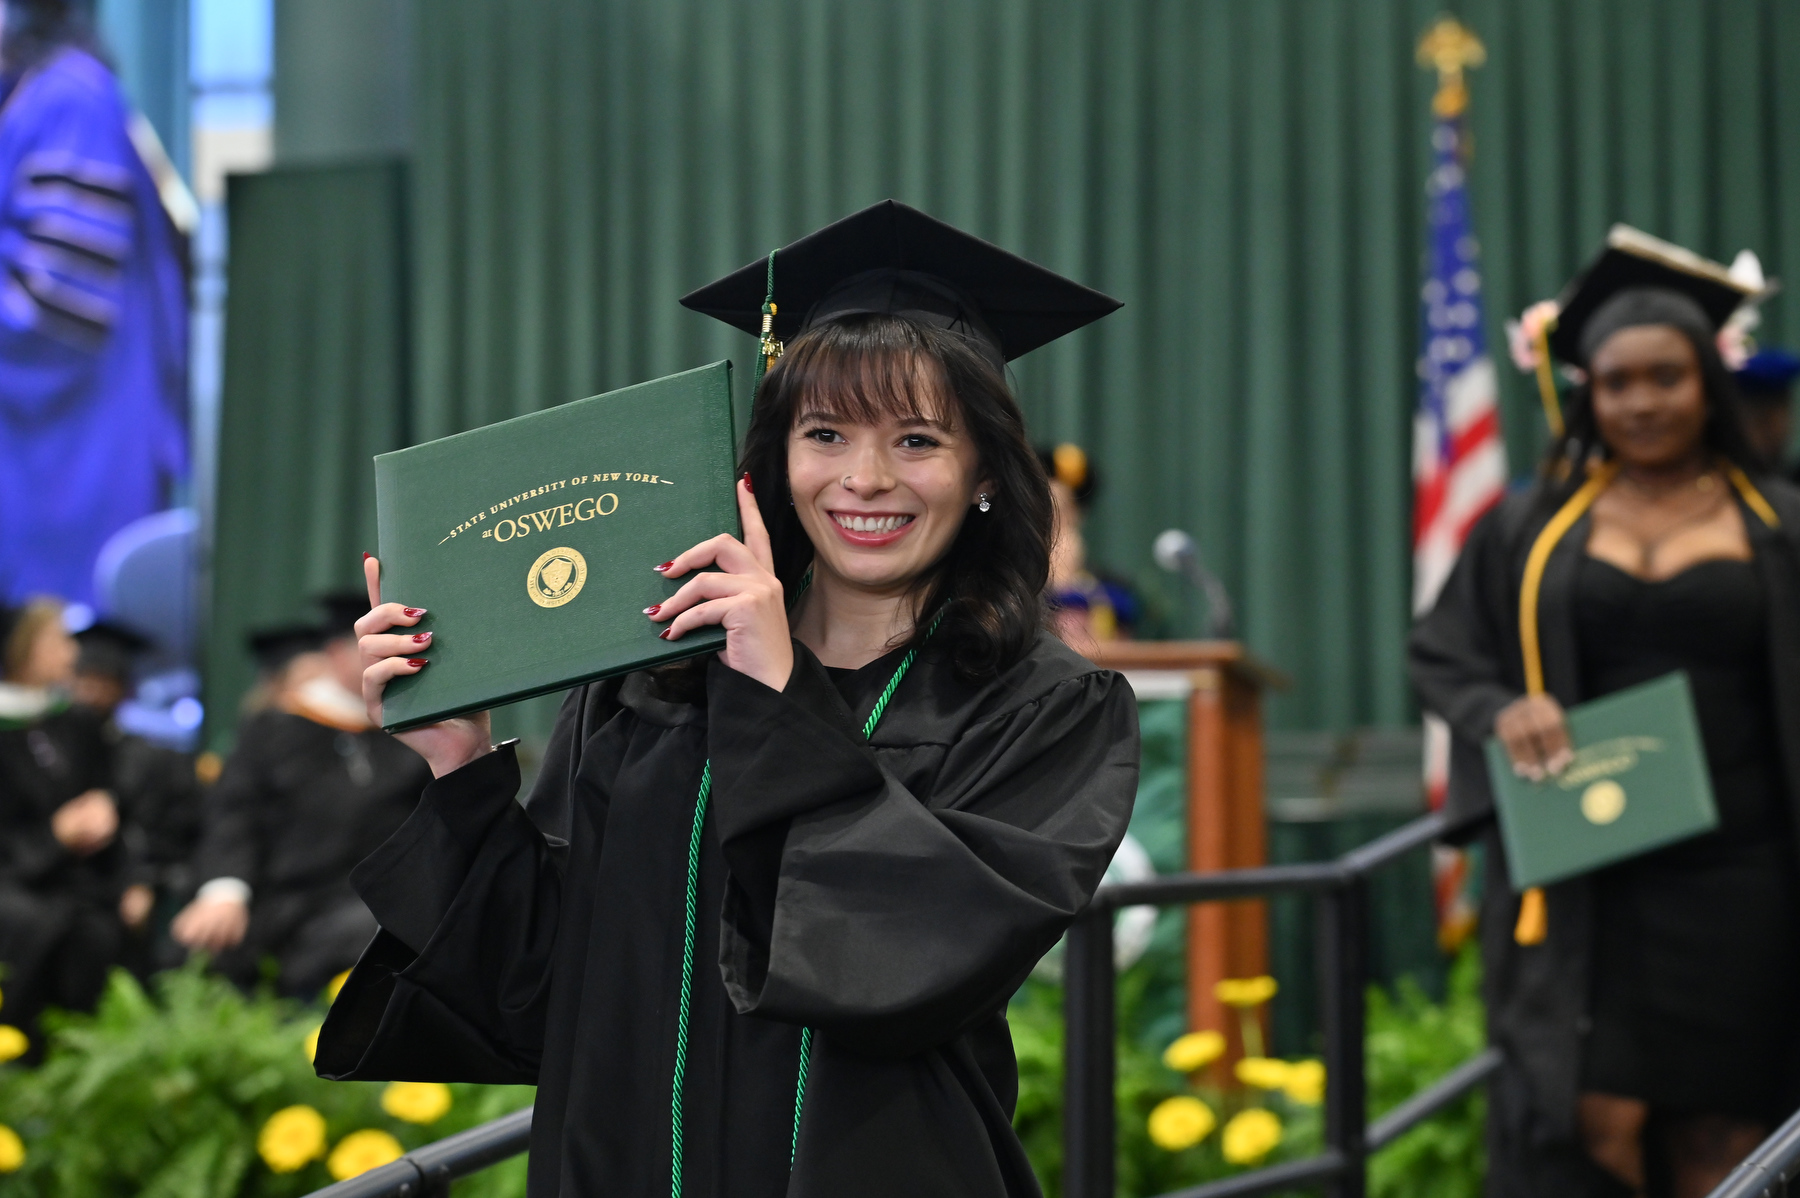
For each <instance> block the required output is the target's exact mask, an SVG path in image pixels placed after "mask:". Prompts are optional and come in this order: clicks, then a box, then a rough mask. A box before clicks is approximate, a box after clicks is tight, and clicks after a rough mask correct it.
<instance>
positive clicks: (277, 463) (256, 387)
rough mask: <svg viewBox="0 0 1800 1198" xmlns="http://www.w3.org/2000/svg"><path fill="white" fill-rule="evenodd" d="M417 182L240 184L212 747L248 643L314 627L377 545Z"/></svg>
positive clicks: (243, 670) (218, 541)
mask: <svg viewBox="0 0 1800 1198" xmlns="http://www.w3.org/2000/svg"><path fill="white" fill-rule="evenodd" d="M405 197H406V192H405V172H404V168H403V167H402V166H401V165H400V164H399V163H391V162H390V163H373V164H366V165H357V166H345V167H333V168H327V169H314V170H292V171H290V170H277V171H271V172H269V173H268V174H263V175H249V176H234V177H233V178H232V179H231V182H230V190H229V195H228V203H229V205H230V214H231V219H230V233H231V264H230V270H229V278H228V280H227V283H228V286H229V288H230V291H229V295H228V299H227V309H226V317H227V324H226V331H225V378H224V383H223V403H222V411H221V415H220V430H219V444H220V453H219V481H218V492H217V499H216V502H215V509H216V512H217V515H216V517H215V521H214V533H213V554H212V559H211V571H212V592H211V593H212V604H211V619H210V624H209V632H208V641H207V670H206V710H207V714H208V719H207V742H208V743H209V744H210V745H211V746H213V747H215V748H223V747H224V746H226V745H228V744H229V742H230V738H231V735H232V732H233V730H234V728H235V725H236V717H237V709H238V703H239V700H240V699H241V697H242V696H243V694H244V692H245V690H246V689H247V688H248V686H249V685H250V682H251V679H252V677H253V676H254V666H253V664H252V662H251V659H250V656H249V654H248V652H247V651H246V650H245V648H244V638H245V634H246V633H247V632H249V631H250V630H251V629H254V628H263V627H268V626H271V625H278V624H282V623H285V622H290V621H300V620H308V619H317V618H318V614H317V612H316V611H313V610H311V609H310V608H309V606H308V600H309V598H310V597H311V596H313V595H315V594H317V593H319V592H321V591H325V590H330V589H332V588H336V587H341V586H346V585H348V586H355V585H359V584H360V582H361V569H360V566H361V561H362V556H361V552H360V551H361V550H363V549H365V548H367V549H373V548H374V547H375V478H374V472H373V470H372V469H371V467H370V465H369V459H370V458H371V457H372V456H373V455H375V454H377V453H382V452H384V451H386V450H390V449H397V448H399V447H400V446H402V445H404V444H406V443H407V420H408V416H407V404H406V395H407V386H408V375H407V364H408V353H407V340H408V324H407V306H406V293H407V284H406V243H405V236H404V227H405V225H404V218H405V212H404V208H405Z"/></svg>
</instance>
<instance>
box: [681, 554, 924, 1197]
mask: <svg viewBox="0 0 1800 1198" xmlns="http://www.w3.org/2000/svg"><path fill="white" fill-rule="evenodd" d="M809 574H810V571H809ZM943 622H944V613H943V612H941V611H940V612H939V613H938V614H937V617H936V618H935V619H933V620H932V621H931V627H930V628H927V629H926V630H925V636H924V638H923V639H924V640H930V639H931V634H932V633H934V632H936V631H937V630H938V625H939V624H942V623H943ZM918 655H919V648H918V646H917V645H914V646H913V647H912V648H911V649H908V650H907V651H906V656H905V657H903V658H901V659H900V665H899V666H898V667H897V668H896V669H895V670H894V676H893V677H892V678H890V679H888V684H887V686H886V687H884V688H883V689H882V692H881V697H880V698H878V699H876V700H875V709H874V710H873V711H871V712H869V719H868V722H867V723H865V724H864V725H863V739H864V740H868V739H869V738H870V737H872V736H874V735H875V725H877V724H879V723H880V722H881V716H882V713H883V712H885V711H887V709H888V704H889V703H891V702H892V701H893V698H894V692H895V691H897V690H899V689H900V681H901V679H903V678H905V677H906V672H907V671H908V670H910V669H912V664H913V660H914V659H915V658H917V657H918ZM711 797H712V759H711V758H710V757H709V758H707V760H706V765H705V767H704V768H702V769H701V771H700V793H699V794H698V795H696V796H695V797H694V829H693V831H692V832H690V833H688V858H687V903H686V907H685V911H684V918H685V923H684V926H683V930H682V943H681V1008H680V1011H679V1012H678V1014H677V1015H676V1022H675V1085H674V1093H673V1095H672V1096H671V1099H670V1111H669V1130H670V1143H671V1145H672V1147H673V1150H674V1151H673V1159H672V1161H671V1164H670V1170H669V1193H670V1195H671V1198H681V1097H682V1090H683V1088H684V1082H685V1080H686V1078H687V1050H688V1011H689V1009H690V1007H691V1005H692V1000H693V994H694V924H695V916H696V914H697V912H698V909H699V903H700V829H701V828H702V827H703V826H705V823H706V801H707V800H708V799H709V798H711ZM811 1064H812V1029H811V1028H810V1027H803V1028H801V1029H800V1069H799V1076H798V1077H797V1078H796V1080H795V1083H794V1140H793V1143H792V1145H790V1146H789V1148H788V1167H789V1168H790V1169H791V1168H793V1165H794V1155H795V1154H796V1153H797V1152H799V1150H800V1112H801V1111H802V1110H804V1109H805V1107H806V1073H807V1067H808V1066H809V1065H811Z"/></svg>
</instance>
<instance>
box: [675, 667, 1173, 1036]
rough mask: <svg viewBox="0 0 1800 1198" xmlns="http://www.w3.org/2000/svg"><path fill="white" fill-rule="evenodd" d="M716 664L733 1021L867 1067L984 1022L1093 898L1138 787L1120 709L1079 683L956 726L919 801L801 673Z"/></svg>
mask: <svg viewBox="0 0 1800 1198" xmlns="http://www.w3.org/2000/svg"><path fill="white" fill-rule="evenodd" d="M795 654H796V659H795V672H794V676H793V677H792V678H791V679H790V681H789V683H788V685H787V687H786V689H785V690H783V691H780V692H776V691H774V690H771V689H770V688H768V687H767V686H764V685H763V684H762V683H760V682H757V681H755V680H754V679H751V678H749V677H748V676H746V675H744V674H740V673H737V672H736V671H734V670H730V669H728V668H726V667H724V666H723V665H721V664H717V663H715V664H714V665H713V666H712V668H711V670H710V672H709V677H708V691H709V693H708V708H709V711H710V712H711V716H710V723H709V732H708V740H709V745H708V747H709V750H710V753H711V757H712V768H713V778H714V788H715V797H714V803H715V812H716V818H717V821H718V830H719V835H720V838H721V842H722V844H723V847H724V853H725V858H726V863H727V868H728V871H729V875H730V880H729V883H728V888H727V893H726V900H725V906H724V912H723V924H722V927H721V930H720V932H721V936H720V939H721V947H720V956H721V960H720V966H721V970H722V972H723V975H724V980H725V985H726V989H727V990H728V992H729V993H730V995H731V998H732V1001H733V1003H734V1005H735V1006H736V1008H737V1009H738V1011H739V1012H741V1013H743V1014H755V1015H760V1016H764V1017H767V1018H771V1019H777V1020H781V1021H785V1022H791V1023H798V1024H803V1025H806V1026H809V1027H817V1028H821V1029H823V1030H825V1031H826V1032H827V1033H829V1034H830V1035H831V1036H832V1037H833V1039H834V1042H836V1043H839V1044H842V1045H844V1046H845V1047H848V1048H850V1049H852V1050H854V1051H858V1052H863V1053H867V1054H870V1055H878V1056H903V1055H908V1054H911V1053H916V1052H920V1051H923V1050H924V1049H926V1048H930V1047H932V1046H935V1045H938V1044H942V1043H945V1042H946V1041H949V1040H951V1039H953V1038H954V1037H956V1036H957V1035H960V1034H961V1033H962V1032H964V1031H966V1030H968V1029H969V1028H970V1027H972V1026H973V1025H974V1024H975V1023H977V1022H978V1021H980V1020H981V1019H983V1018H985V1017H987V1016H990V1015H992V1014H993V1012H994V1011H995V1010H997V1009H998V1008H999V1007H1000V1006H1001V1005H1002V1004H1003V1003H1004V1002H1005V1001H1006V999H1007V997H1008V996H1009V995H1010V994H1011V993H1012V992H1013V991H1014V990H1015V989H1016V988H1017V987H1018V986H1019V984H1020V983H1021V982H1022V981H1023V980H1024V977H1025V975H1026V974H1027V973H1028V972H1029V971H1030V969H1031V967H1032V965H1033V964H1034V963H1035V962H1036V961H1037V960H1038V958H1039V957H1041V956H1042V955H1043V954H1044V953H1045V952H1046V951H1048V950H1049V948H1050V947H1051V946H1052V945H1053V944H1055V942H1056V939H1057V937H1058V936H1060V935H1061V934H1062V932H1063V931H1064V929H1065V928H1067V926H1068V924H1069V923H1070V921H1071V920H1072V919H1073V918H1074V916H1075V915H1076V914H1077V913H1078V912H1079V911H1080V910H1081V909H1082V907H1083V906H1085V905H1086V904H1087V902H1088V900H1089V898H1091V897H1092V895H1093V892H1094V889H1095V887H1096V886H1098V885H1099V882H1100V878H1101V876H1102V874H1103V873H1104V872H1105V869H1106V865H1107V863H1108V862H1109V861H1110V860H1111V859H1112V854H1113V852H1114V850H1115V849H1116V848H1117V847H1118V844H1119V841H1120V839H1121V838H1122V837H1123V836H1124V833H1125V827H1126V824H1127V822H1128V820H1129V819H1130V815H1131V805H1132V801H1133V798H1134V797H1135V795H1136V790H1137V777H1138V730H1137V709H1136V703H1135V700H1134V698H1133V696H1132V694H1131V691H1130V689H1129V688H1128V686H1127V685H1126V683H1125V681H1124V679H1123V678H1122V677H1121V676H1119V675H1117V674H1113V673H1108V672H1101V671H1096V672H1086V673H1081V674H1077V675H1074V676H1072V677H1067V678H1064V679H1062V680H1061V681H1057V682H1054V683H1053V684H1051V685H1050V686H1049V687H1048V688H1047V689H1046V690H1044V691H1043V692H1042V693H1040V694H1038V695H1037V696H1036V697H1033V698H1030V699H1029V700H1027V701H1024V702H1022V703H1018V704H1017V705H1016V706H1013V707H1012V708H1010V709H1008V710H1005V711H1003V712H1001V713H999V714H996V715H994V716H992V717H990V718H987V719H985V720H981V721H978V722H976V723H975V724H973V725H972V726H970V727H967V728H965V729H963V730H962V731H961V732H960V735H957V736H956V739H955V740H954V742H953V743H948V744H946V745H945V746H944V747H943V763H942V766H941V768H940V769H939V771H938V774H937V778H936V781H935V783H934V785H933V789H932V793H931V794H929V795H924V794H915V793H913V792H912V791H910V790H909V789H908V788H907V786H906V785H904V784H903V783H902V782H901V781H900V780H899V779H897V778H896V777H894V776H893V775H892V774H890V773H888V772H887V771H886V770H884V769H883V768H882V765H881V762H880V761H879V760H878V758H877V754H876V752H875V751H874V750H873V749H871V747H870V745H869V743H868V742H867V741H865V740H864V738H863V735H862V729H861V727H860V726H859V724H858V722H857V721H856V719H855V718H854V716H853V715H852V714H851V712H850V711H849V709H848V708H847V707H846V706H845V704H844V702H843V700H842V699H841V697H839V695H838V693H837V690H836V688H835V687H834V686H833V685H832V683H831V680H830V678H829V677H828V676H827V675H826V673H825V671H824V668H823V667H822V666H821V665H820V664H819V662H818V660H817V659H816V658H814V657H813V656H812V654H811V653H809V652H807V651H806V650H805V649H804V648H803V647H801V646H799V645H796V647H795Z"/></svg>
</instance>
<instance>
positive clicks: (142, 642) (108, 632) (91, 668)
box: [75, 620, 151, 682]
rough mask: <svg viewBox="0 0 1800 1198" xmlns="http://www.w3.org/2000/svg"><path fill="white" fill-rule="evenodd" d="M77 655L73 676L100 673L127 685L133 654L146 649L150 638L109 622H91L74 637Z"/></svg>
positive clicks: (135, 656)
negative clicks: (75, 674) (79, 649)
mask: <svg viewBox="0 0 1800 1198" xmlns="http://www.w3.org/2000/svg"><path fill="white" fill-rule="evenodd" d="M75 643H76V644H78V645H80V646H81V656H80V658H79V659H77V661H76V663H75V672H76V673H77V674H100V675H102V676H104V677H107V678H116V679H118V680H119V681H120V682H130V681H131V676H132V672H133V671H132V666H133V664H134V663H135V661H136V659H137V655H138V654H140V653H142V652H143V651H144V650H146V649H148V648H150V645H151V641H150V638H149V637H147V636H144V635H143V634H141V633H139V632H137V631H135V630H133V629H131V628H127V627H126V626H125V625H123V624H119V623H116V622H114V621H111V620H95V621H94V622H93V623H92V624H89V625H88V626H87V627H86V628H83V629H82V630H81V631H80V632H77V633H76V634H75Z"/></svg>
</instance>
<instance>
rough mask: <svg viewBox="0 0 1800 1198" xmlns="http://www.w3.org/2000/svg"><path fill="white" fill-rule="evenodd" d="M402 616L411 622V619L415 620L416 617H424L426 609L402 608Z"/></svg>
mask: <svg viewBox="0 0 1800 1198" xmlns="http://www.w3.org/2000/svg"><path fill="white" fill-rule="evenodd" d="M400 614H401V615H403V616H405V617H406V618H407V619H409V620H410V619H412V618H413V617H414V616H422V615H424V614H425V609H424V608H422V607H403V608H401V609H400Z"/></svg>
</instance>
